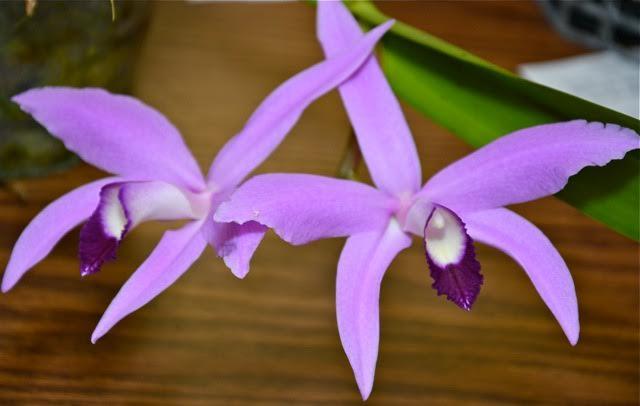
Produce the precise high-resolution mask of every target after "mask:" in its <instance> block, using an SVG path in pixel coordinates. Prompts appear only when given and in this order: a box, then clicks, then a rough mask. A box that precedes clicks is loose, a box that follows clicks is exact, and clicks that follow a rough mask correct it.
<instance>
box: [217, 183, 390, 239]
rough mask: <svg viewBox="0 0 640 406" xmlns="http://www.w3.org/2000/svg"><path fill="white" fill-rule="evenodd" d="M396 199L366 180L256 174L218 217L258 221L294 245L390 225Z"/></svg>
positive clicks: (221, 219)
mask: <svg viewBox="0 0 640 406" xmlns="http://www.w3.org/2000/svg"><path fill="white" fill-rule="evenodd" d="M395 204H396V203H395V201H394V200H393V199H392V198H391V197H389V196H387V195H385V194H384V193H382V192H380V191H379V190H377V189H374V188H372V187H371V186H368V185H365V184H363V183H358V182H353V181H348V180H340V179H334V178H328V177H324V176H316V175H302V174H268V175H259V176H256V177H254V178H252V179H250V180H248V181H247V182H245V183H244V184H243V185H242V186H240V187H239V188H238V189H237V190H236V191H235V192H234V193H233V194H232V195H231V198H230V199H229V200H228V201H226V202H224V203H222V204H221V205H220V207H219V208H218V210H217V211H216V213H215V216H214V218H215V220H216V221H220V222H236V223H239V224H243V223H246V222H249V221H256V222H258V223H260V224H263V225H265V226H268V227H270V228H273V230H274V231H275V232H276V234H278V235H279V236H280V237H281V238H282V239H283V240H285V241H287V242H289V243H291V244H305V243H307V242H309V241H313V240H317V239H320V238H331V237H343V236H347V235H352V234H355V233H360V232H364V231H371V230H377V229H379V228H380V227H382V226H384V225H385V224H386V223H387V222H388V221H389V218H390V217H391V214H392V212H393V210H394V209H395Z"/></svg>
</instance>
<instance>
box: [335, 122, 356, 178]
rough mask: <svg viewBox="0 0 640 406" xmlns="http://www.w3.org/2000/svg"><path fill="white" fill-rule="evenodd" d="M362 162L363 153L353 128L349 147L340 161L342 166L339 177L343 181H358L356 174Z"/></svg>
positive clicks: (348, 142)
mask: <svg viewBox="0 0 640 406" xmlns="http://www.w3.org/2000/svg"><path fill="white" fill-rule="evenodd" d="M361 161H362V153H361V152H360V147H359V146H358V140H357V138H356V134H355V132H354V131H353V128H352V129H351V131H350V133H349V140H348V141H347V146H346V148H345V149H344V152H343V153H342V159H341V160H340V165H339V166H338V175H337V176H338V177H339V178H343V179H350V180H358V175H357V174H356V172H357V171H358V166H359V165H360V162H361Z"/></svg>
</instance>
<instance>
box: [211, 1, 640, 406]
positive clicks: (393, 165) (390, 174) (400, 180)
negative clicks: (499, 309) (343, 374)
mask: <svg viewBox="0 0 640 406" xmlns="http://www.w3.org/2000/svg"><path fill="white" fill-rule="evenodd" d="M318 36H319V39H320V42H321V43H322V46H323V48H324V52H325V54H326V56H327V57H330V56H332V55H336V54H338V53H339V52H341V51H342V50H343V49H345V48H347V47H348V46H349V44H352V43H354V42H355V41H357V40H358V39H359V38H361V36H362V32H361V31H360V29H359V27H358V25H357V23H356V21H355V20H354V19H353V17H352V16H351V14H350V13H349V12H348V10H347V9H346V8H345V7H344V6H343V5H342V3H341V2H318ZM339 90H340V94H341V96H342V100H343V102H344V105H345V107H346V109H347V112H348V115H349V118H350V120H351V122H352V125H353V127H354V129H355V132H356V135H357V138H358V142H359V144H360V148H361V150H362V153H363V155H364V158H365V161H366V163H367V166H368V169H369V172H370V174H371V178H372V180H373V182H374V183H375V185H376V187H377V188H373V187H371V186H368V185H365V184H362V183H358V182H354V181H348V180H338V179H332V178H327V177H321V176H314V175H304V174H267V175H259V176H256V177H254V178H252V179H250V180H248V181H247V182H246V183H245V184H243V185H242V186H241V187H240V188H239V189H237V190H236V191H235V192H234V193H233V194H232V195H231V197H230V199H229V200H228V201H226V202H224V203H223V204H222V205H220V207H219V208H218V210H217V212H216V214H215V216H214V218H215V219H216V220H217V221H224V222H237V223H239V224H251V223H255V222H258V223H260V224H262V225H265V226H268V227H270V228H272V229H274V231H275V232H276V233H277V234H278V235H279V236H280V237H281V238H282V239H284V240H285V241H287V242H289V243H291V244H304V243H307V242H310V241H313V240H316V239H320V238H329V237H343V236H347V237H348V239H347V242H346V244H345V246H344V249H343V250H342V254H341V256H340V259H339V262H338V271H337V281H336V307H337V321H338V329H339V333H340V339H341V341H342V345H343V347H344V350H345V352H346V354H347V357H348V359H349V362H350V363H351V367H352V368H353V371H354V374H355V378H356V381H357V383H358V386H359V388H360V392H361V394H362V397H363V398H364V399H367V397H368V396H369V394H370V392H371V389H372V386H373V379H374V373H375V364H376V360H377V354H378V340H379V315H378V313H379V310H378V306H379V294H380V283H381V281H382V278H383V276H384V273H385V271H386V269H387V268H388V266H389V265H390V263H391V261H392V260H393V259H394V257H395V256H396V255H398V253H399V252H400V251H402V250H404V249H406V248H408V247H409V246H410V245H411V234H415V235H417V236H419V237H420V238H422V239H423V243H424V247H425V251H426V257H427V263H428V266H429V268H430V270H431V276H432V278H433V281H434V282H433V287H434V288H435V289H436V290H437V292H438V294H444V295H446V296H447V298H448V299H449V300H451V301H453V302H455V303H456V304H457V305H458V306H460V307H462V308H464V309H467V310H468V309H470V308H471V306H472V305H473V303H474V301H475V299H476V297H477V295H478V293H479V291H480V286H481V284H482V281H483V278H482V275H481V274H480V264H479V263H478V261H477V260H476V259H475V254H474V249H473V240H477V241H480V242H483V243H486V244H488V245H491V246H494V247H496V248H498V249H500V250H502V251H504V252H505V253H506V254H508V255H510V256H511V257H513V258H514V259H515V260H516V261H517V262H518V263H519V264H520V265H521V266H522V268H524V270H525V272H526V273H527V275H528V276H529V278H530V279H531V281H532V282H533V284H534V286H535V288H536V289H537V290H538V293H539V294H540V296H541V297H542V300H543V301H544V302H545V303H546V305H547V306H548V307H549V309H550V310H551V312H552V313H553V315H554V316H555V318H556V319H557V320H558V322H559V324H560V326H561V327H562V329H563V330H564V332H565V334H566V336H567V337H568V339H569V342H570V343H571V344H575V343H576V342H577V340H578V335H579V329H580V326H579V321H578V306H577V300H576V293H575V288H574V284H573V280H572V278H571V274H570V273H569V270H568V269H567V266H566V264H565V263H564V261H563V260H562V258H561V257H560V254H559V253H558V251H557V250H556V249H555V248H554V247H553V245H552V244H551V242H550V241H549V240H548V239H547V237H545V235H544V234H543V233H542V232H541V231H540V230H539V229H538V228H536V227H535V226H534V225H533V224H531V223H529V222H528V221H527V220H525V219H524V218H522V217H520V216H519V215H517V214H516V213H514V212H512V211H510V210H508V209H505V208H503V206H506V205H509V204H515V203H521V202H526V201H530V200H535V199H538V198H541V197H544V196H548V195H552V194H554V193H556V192H558V191H560V190H561V189H562V188H563V187H564V186H565V184H566V183H567V180H568V178H569V177H570V176H572V175H574V174H576V173H577V172H579V171H580V170H581V169H582V168H583V167H585V166H590V165H599V166H601V165H605V164H606V163H607V162H609V161H611V160H612V159H620V158H622V157H623V156H624V155H625V153H626V152H628V151H630V150H633V149H637V148H639V147H640V144H639V138H638V135H637V134H636V133H635V132H633V131H631V130H628V129H624V128H621V127H619V126H616V125H611V124H608V125H603V124H600V123H587V122H586V121H582V120H578V121H570V122H565V123H556V124H548V125H540V126H536V127H532V128H526V129H523V130H519V131H516V132H514V133H512V134H509V135H506V136H504V137H502V138H500V139H498V140H496V141H494V142H492V143H491V144H489V145H487V146H485V147H484V148H481V149H479V150H477V151H475V152H474V153H472V154H470V155H469V156H467V157H465V158H463V159H461V160H459V161H457V162H455V163H453V164H452V165H450V166H448V167H446V168H444V169H443V170H441V171H440V172H439V173H438V174H436V175H435V176H434V177H433V178H431V179H430V180H429V181H428V182H427V183H426V184H425V185H424V186H423V187H421V186H420V185H421V169H420V162H419V160H418V155H417V152H416V148H415V145H414V143H413V140H412V137H411V134H410V131H409V128H408V126H407V123H406V121H405V119H404V116H403V114H402V111H401V109H400V106H399V104H398V101H397V99H396V98H395V96H394V95H393V93H392V91H391V89H390V87H389V85H388V83H387V81H386V79H385V78H384V76H383V74H382V72H381V70H380V67H379V65H378V63H377V61H376V59H375V57H373V56H372V57H371V58H370V59H369V60H368V61H367V63H366V64H365V65H363V67H361V68H360V69H359V71H358V72H357V73H356V74H355V75H353V76H352V77H351V78H350V79H349V80H348V81H346V82H345V83H343V84H342V85H341V86H340V87H339Z"/></svg>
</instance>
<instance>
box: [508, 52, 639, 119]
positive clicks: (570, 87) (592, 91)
mask: <svg viewBox="0 0 640 406" xmlns="http://www.w3.org/2000/svg"><path fill="white" fill-rule="evenodd" d="M638 51H640V49H639V50H638ZM518 71H519V73H520V75H521V76H522V77H524V78H527V79H529V80H531V81H533V82H537V83H540V84H543V85H545V86H549V87H553V88H554V89H558V90H562V91H563V92H566V93H570V94H573V95H575V96H578V97H581V98H583V99H586V100H589V101H592V102H594V103H597V104H600V105H603V106H606V107H609V108H610V109H613V110H616V111H619V112H621V113H624V114H627V115H629V116H632V117H636V118H640V62H638V60H637V59H636V60H633V59H631V58H629V57H623V56H620V55H618V54H617V53H615V52H613V51H603V52H597V53H593V54H588V55H581V56H576V57H571V58H565V59H558V60H555V61H547V62H535V63H526V64H523V65H520V66H519V67H518Z"/></svg>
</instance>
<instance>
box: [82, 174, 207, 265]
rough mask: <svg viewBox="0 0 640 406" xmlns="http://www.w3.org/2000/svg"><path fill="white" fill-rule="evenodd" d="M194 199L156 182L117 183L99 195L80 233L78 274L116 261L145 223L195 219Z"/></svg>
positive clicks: (187, 194)
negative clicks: (124, 243)
mask: <svg viewBox="0 0 640 406" xmlns="http://www.w3.org/2000/svg"><path fill="white" fill-rule="evenodd" d="M197 203H199V202H198V201H197V199H196V197H195V195H192V194H190V193H188V192H185V191H182V190H180V189H178V188H177V187H175V186H173V185H171V184H169V183H165V182H159V181H152V182H117V183H112V184H109V185H106V186H105V187H103V188H102V190H101V192H100V203H99V204H98V207H97V208H96V209H95V211H94V212H93V214H92V215H91V217H90V218H89V220H88V221H87V223H86V224H85V225H84V227H83V228H82V230H81V231H80V248H79V256H80V272H81V274H82V275H83V276H85V275H89V274H92V273H95V272H98V271H99V270H100V268H101V267H102V265H103V264H104V262H105V261H110V260H113V259H115V257H116V251H117V249H118V245H119V244H120V241H121V240H122V239H123V238H124V236H125V235H126V234H127V232H129V231H130V230H132V229H133V228H134V227H135V226H137V225H138V224H140V223H141V222H143V221H147V220H179V219H184V218H196V217H198V213H197V207H195V206H197Z"/></svg>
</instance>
